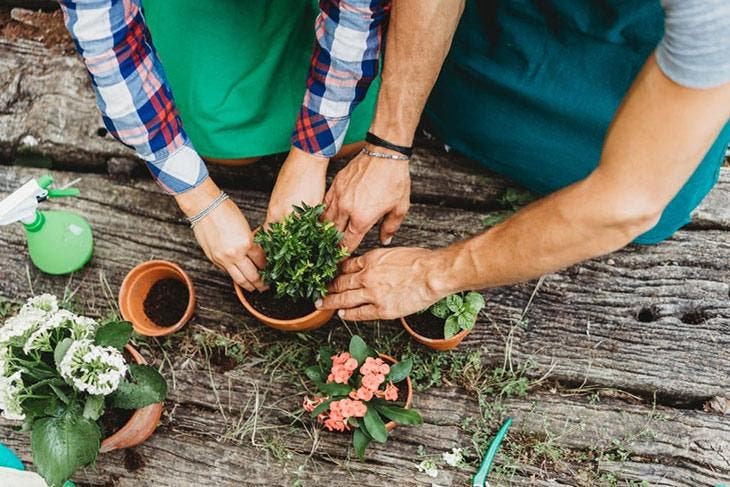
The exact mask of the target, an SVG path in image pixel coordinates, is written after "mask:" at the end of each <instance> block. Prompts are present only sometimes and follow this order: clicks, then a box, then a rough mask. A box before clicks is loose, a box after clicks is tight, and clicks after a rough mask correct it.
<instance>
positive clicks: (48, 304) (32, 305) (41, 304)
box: [20, 294, 58, 314]
mask: <svg viewBox="0 0 730 487" xmlns="http://www.w3.org/2000/svg"><path fill="white" fill-rule="evenodd" d="M31 309H37V310H40V311H45V312H46V313H55V312H56V311H58V298H56V296H54V295H53V294H41V295H40V296H34V297H32V298H30V299H29V300H28V301H26V302H25V304H24V305H23V307H22V308H21V309H20V312H21V314H22V313H24V312H25V311H28V310H31Z"/></svg>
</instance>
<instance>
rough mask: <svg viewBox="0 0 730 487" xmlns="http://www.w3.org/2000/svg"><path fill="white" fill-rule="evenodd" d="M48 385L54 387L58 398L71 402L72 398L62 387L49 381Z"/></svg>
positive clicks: (65, 402) (64, 401)
mask: <svg viewBox="0 0 730 487" xmlns="http://www.w3.org/2000/svg"><path fill="white" fill-rule="evenodd" d="M48 387H50V388H51V389H53V392H55V393H56V396H58V398H59V399H60V400H61V401H63V403H64V404H69V403H70V402H71V400H70V399H69V398H68V395H67V394H66V393H65V392H63V391H62V390H61V388H60V387H58V386H56V385H55V384H53V383H49V384H48Z"/></svg>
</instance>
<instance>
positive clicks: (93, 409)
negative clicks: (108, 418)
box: [83, 395, 105, 421]
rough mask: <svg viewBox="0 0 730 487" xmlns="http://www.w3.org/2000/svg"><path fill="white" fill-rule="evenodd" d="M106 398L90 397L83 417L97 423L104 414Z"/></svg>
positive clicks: (87, 399) (99, 396)
mask: <svg viewBox="0 0 730 487" xmlns="http://www.w3.org/2000/svg"><path fill="white" fill-rule="evenodd" d="M104 399H105V398H104V396H101V395H98V396H91V395H90V396H88V397H87V398H86V402H85V403H84V413H83V416H84V418H86V419H90V420H92V421H96V420H97V419H99V418H101V415H102V414H104Z"/></svg>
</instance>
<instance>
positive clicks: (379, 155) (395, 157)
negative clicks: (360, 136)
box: [361, 147, 411, 161]
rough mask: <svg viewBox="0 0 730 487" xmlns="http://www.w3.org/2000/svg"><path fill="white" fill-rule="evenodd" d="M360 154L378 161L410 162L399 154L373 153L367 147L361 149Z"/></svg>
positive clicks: (406, 157) (408, 158)
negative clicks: (375, 158)
mask: <svg viewBox="0 0 730 487" xmlns="http://www.w3.org/2000/svg"><path fill="white" fill-rule="evenodd" d="M361 152H362V153H363V154H366V155H368V156H370V157H377V158H378V159H392V160H394V161H410V160H411V158H410V157H408V156H404V155H401V154H398V155H395V154H386V153H385V152H373V151H371V150H368V149H367V147H363V148H362V151H361Z"/></svg>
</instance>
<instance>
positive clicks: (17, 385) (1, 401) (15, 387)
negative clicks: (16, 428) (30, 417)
mask: <svg viewBox="0 0 730 487" xmlns="http://www.w3.org/2000/svg"><path fill="white" fill-rule="evenodd" d="M23 389H24V385H23V379H22V378H21V377H20V371H18V372H16V373H14V374H13V375H11V376H10V377H0V410H2V416H3V417H4V418H5V419H10V420H14V421H21V420H23V419H25V414H24V413H23V409H22V408H21V407H20V393H21V392H22V391H23Z"/></svg>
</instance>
